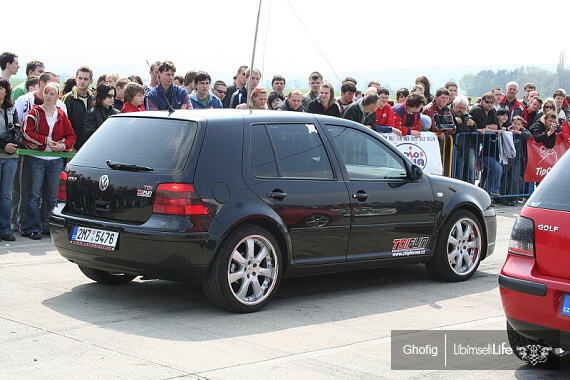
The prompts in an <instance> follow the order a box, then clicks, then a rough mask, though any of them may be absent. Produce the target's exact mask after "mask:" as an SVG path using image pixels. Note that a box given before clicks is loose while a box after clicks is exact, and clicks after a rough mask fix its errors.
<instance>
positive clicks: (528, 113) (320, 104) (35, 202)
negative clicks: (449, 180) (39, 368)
mask: <svg viewBox="0 0 570 380" xmlns="http://www.w3.org/2000/svg"><path fill="white" fill-rule="evenodd" d="M19 68H20V64H19V61H18V56H17V55H16V54H14V53H10V52H4V53H2V54H1V55H0V69H1V70H2V72H1V75H0V111H1V112H2V116H3V117H1V118H0V148H1V149H2V152H1V153H0V238H1V239H2V240H6V241H13V240H15V236H14V233H15V232H19V233H20V234H21V236H24V237H29V238H31V239H34V240H38V239H41V238H42V235H49V228H48V215H49V212H50V210H51V208H53V206H54V205H55V203H56V199H57V186H58V179H59V175H60V173H61V171H62V170H63V168H64V165H65V162H66V161H65V160H66V158H64V157H62V155H61V154H58V153H61V152H76V151H77V150H79V149H81V147H82V145H83V144H84V143H85V142H86V141H87V140H88V139H89V137H90V136H91V135H92V134H93V133H95V131H96V130H97V128H99V126H101V125H102V124H103V122H104V121H105V120H106V119H107V118H108V117H109V116H111V115H114V114H117V113H127V112H139V111H144V110H169V111H173V110H176V109H200V108H237V109H270V110H284V111H294V112H310V113H317V114H323V115H330V116H335V117H342V118H345V119H349V120H353V121H356V122H358V123H361V124H363V125H365V126H367V127H369V128H371V129H372V130H374V131H377V132H381V133H389V132H391V133H395V134H397V135H400V136H401V135H404V136H406V135H409V136H413V137H418V136H420V133H421V132H422V131H431V132H434V133H436V134H438V136H439V140H440V142H441V152H442V158H443V160H444V163H450V162H452V161H453V162H454V164H453V165H450V167H451V169H449V170H448V169H446V170H444V174H445V175H449V176H454V177H456V178H459V179H461V180H464V181H468V182H471V183H475V180H476V179H477V178H479V179H480V185H481V186H482V187H483V188H484V189H485V190H486V191H487V192H488V193H489V194H490V195H491V196H498V195H499V194H501V193H502V194H520V193H521V192H522V191H523V186H524V185H525V184H524V182H523V180H522V173H523V172H524V165H525V154H526V153H525V152H526V151H525V149H526V148H525V144H524V141H525V140H528V139H531V138H534V139H535V140H536V141H537V142H539V143H542V144H544V145H545V146H546V147H552V146H553V145H554V144H555V143H556V134H557V133H558V132H562V133H563V135H564V139H565V141H570V140H569V139H570V129H569V127H568V116H569V109H568V99H567V96H566V93H565V91H564V90H563V89H560V90H557V91H555V92H554V94H553V95H552V97H548V98H546V99H544V100H543V98H541V97H540V96H539V94H538V92H537V91H536V86H534V85H533V84H532V83H527V84H525V85H524V96H523V98H522V101H519V100H518V99H517V94H518V90H519V88H518V84H517V83H515V82H510V83H508V84H507V85H506V88H505V94H503V91H502V89H501V88H500V87H495V88H493V89H490V91H489V92H487V93H485V94H483V95H482V96H481V98H479V99H478V100H477V102H476V103H475V104H474V105H473V104H471V98H468V97H466V96H463V95H459V93H458V86H457V84H456V83H454V82H448V83H447V84H446V85H445V86H444V87H442V88H439V89H437V90H436V91H435V93H434V94H433V95H432V93H431V92H432V90H431V83H430V81H429V79H428V78H427V77H425V76H420V77H418V78H417V79H416V83H415V85H414V86H413V87H412V88H411V89H407V88H401V89H399V90H398V91H397V92H396V94H395V99H396V100H395V101H392V100H390V92H389V90H388V89H386V88H385V87H382V86H381V85H380V83H379V82H377V81H370V82H369V83H367V85H366V89H365V91H364V92H361V91H358V89H357V85H358V83H357V81H356V80H355V79H354V78H350V77H347V78H345V79H344V80H343V81H342V84H341V86H340V95H339V96H338V97H337V96H335V88H334V87H333V85H331V83H327V82H325V81H324V80H323V76H322V75H321V74H320V73H319V72H316V71H315V72H312V73H311V74H310V75H309V77H308V79H309V81H308V84H309V86H310V91H308V92H306V93H303V92H302V91H300V90H299V89H291V90H290V91H288V93H287V94H285V89H286V87H287V82H286V79H285V77H284V76H282V75H274V76H273V77H272V79H271V89H265V88H263V87H260V85H259V84H260V81H261V78H262V73H261V71H260V70H259V69H257V68H249V67H247V66H240V67H239V68H238V70H237V72H236V75H235V76H234V78H233V83H232V84H230V85H228V84H226V82H225V81H223V80H216V81H215V82H213V83H212V78H211V77H210V75H209V74H208V73H207V72H204V71H194V70H193V71H188V72H187V73H186V74H185V75H184V76H177V75H176V72H177V70H176V66H175V65H174V64H173V63H172V62H170V61H163V62H155V63H153V64H152V65H150V71H149V74H150V78H151V79H150V81H149V82H148V83H143V81H142V79H141V77H140V76H138V75H132V76H130V77H128V78H122V77H120V76H119V75H118V74H114V73H112V74H106V75H101V76H100V77H98V80H97V81H96V84H95V85H94V86H93V82H94V75H93V70H91V69H90V68H89V67H88V66H81V67H79V68H78V69H77V71H76V74H75V77H73V78H70V79H68V80H67V81H66V82H65V83H64V84H63V86H62V85H61V84H60V79H59V75H58V74H57V73H54V72H50V71H46V67H45V65H44V64H43V62H41V61H31V62H28V63H27V64H26V68H25V70H26V80H25V81H24V82H22V83H20V84H19V85H18V86H15V87H14V88H12V86H11V84H10V78H11V77H12V76H14V75H16V73H17V72H18V70H19ZM60 88H61V89H60ZM499 136H502V137H500V138H499ZM503 139H506V142H503V143H501V142H500V141H501V140H503ZM446 144H447V145H450V144H451V146H452V149H450V150H449V152H451V153H450V154H448V153H447V152H448V151H447V148H446ZM19 146H20V147H22V148H25V149H28V150H35V151H38V153H37V154H36V153H34V154H25V155H18V154H15V153H16V150H17V149H18V147H19ZM505 146H507V147H511V148H512V149H511V153H510V155H507V157H506V159H505V158H504V157H503V154H504V152H503V151H504V150H505V148H504V147H505ZM452 157H454V158H453V160H452ZM478 160H479V162H480V163H481V165H482V166H483V171H482V172H481V173H479V172H478V171H477V169H476V165H477V161H478ZM517 199H518V198H517V197H513V198H509V199H506V202H507V204H515V203H516V201H517Z"/></svg>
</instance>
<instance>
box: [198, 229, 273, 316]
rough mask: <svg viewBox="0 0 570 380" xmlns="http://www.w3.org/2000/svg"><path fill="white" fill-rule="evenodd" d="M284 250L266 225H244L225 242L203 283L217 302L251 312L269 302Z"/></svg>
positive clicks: (208, 293)
mask: <svg viewBox="0 0 570 380" xmlns="http://www.w3.org/2000/svg"><path fill="white" fill-rule="evenodd" d="M280 266H281V252H280V250H279V245H278V244H277V241H276V240H275V238H274V237H273V236H272V235H271V234H270V233H269V232H268V231H267V230H266V229H264V228H262V227H259V226H255V225H243V226H241V227H238V228H237V229H236V230H234V231H233V232H231V233H230V235H229V236H228V237H227V238H226V239H225V241H224V242H223V243H222V245H221V246H220V248H219V249H218V252H217V253H216V256H215V257H214V260H213V261H212V265H211V267H210V271H209V272H208V275H207V276H206V279H205V281H204V284H203V288H204V292H205V293H206V296H207V297H208V299H209V300H210V301H211V302H212V303H213V304H215V305H217V306H219V307H221V308H223V309H226V310H229V311H233V312H238V313H251V312H255V311H258V310H260V309H262V308H263V307H264V306H265V305H267V304H268V303H269V301H270V300H271V298H272V297H273V295H274V294H275V292H276V291H277V287H278V286H279V282H280V280H281V268H280Z"/></svg>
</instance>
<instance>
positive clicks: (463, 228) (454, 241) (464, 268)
mask: <svg viewBox="0 0 570 380" xmlns="http://www.w3.org/2000/svg"><path fill="white" fill-rule="evenodd" d="M481 242H482V240H481V231H480V230H479V226H478V225H477V223H475V222H474V221H473V220H472V219H469V218H462V219H459V220H458V221H457V222H455V224H454V225H453V227H452V228H451V231H450V232H449V237H448V239H447V257H448V262H449V266H450V267H451V269H452V270H453V271H454V272H455V273H457V274H458V275H466V274H469V273H471V272H472V271H473V270H474V269H475V268H476V267H477V264H478V263H479V260H480V257H481Z"/></svg>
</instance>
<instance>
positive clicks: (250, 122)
mask: <svg viewBox="0 0 570 380" xmlns="http://www.w3.org/2000/svg"><path fill="white" fill-rule="evenodd" d="M50 227H51V234H52V239H53V242H54V244H55V247H56V248H57V250H58V251H59V253H60V254H61V255H62V256H63V257H65V258H67V259H68V260H70V261H71V262H73V263H75V264H77V265H78V266H79V269H80V270H81V271H82V272H83V273H84V274H85V275H86V276H87V277H89V278H90V279H92V280H94V281H97V282H100V283H106V284H123V283H127V282H129V281H131V280H133V279H135V278H136V277H137V276H143V277H144V278H145V279H164V280H173V281H185V282H193V283H201V284H202V285H203V288H204V291H205V293H206V295H207V296H208V298H209V299H210V300H211V301H212V302H213V303H214V304H216V305H218V306H220V307H222V308H224V309H228V310H232V311H235V312H252V311H257V310H259V309H261V308H262V307H264V306H265V305H266V304H267V303H268V302H269V301H270V300H271V298H272V296H273V295H274V294H275V292H276V291H277V288H278V286H279V282H280V280H281V279H282V278H283V277H291V276H301V275H314V274H322V273H331V272H340V271H348V270H358V269H364V268H374V267H380V266H387V265H399V264H411V263H425V265H426V267H427V269H428V270H429V272H430V273H431V274H433V275H434V276H435V277H437V278H440V279H444V280H448V281H463V280H467V279H469V278H470V277H471V276H472V275H473V274H474V273H475V272H476V270H477V268H478V267H479V263H480V262H481V260H483V259H485V257H487V256H489V255H490V254H491V253H492V252H493V249H494V245H495V234H496V231H495V230H496V220H495V213H494V211H493V209H492V208H491V200H490V198H489V197H488V195H487V194H486V193H485V192H484V191H483V190H482V189H480V188H478V187H475V186H472V185H470V184H468V183H464V182H460V181H456V180H453V179H449V178H445V177H440V176H431V175H424V174H423V173H422V170H421V169H420V168H419V167H417V166H415V165H414V164H412V162H410V161H409V160H408V159H407V158H406V157H405V156H404V155H403V154H401V153H400V152H399V151H398V150H397V149H396V148H395V147H394V146H392V145H391V144H390V143H388V142H387V141H386V140H385V139H383V138H382V137H381V136H379V135H378V134H376V133H375V132H373V131H372V130H370V129H368V128H365V127H363V126H362V125H360V124H357V123H353V122H351V121H347V120H343V119H339V118H333V117H327V116H321V115H315V114H308V113H304V114H303V113H295V112H276V111H253V112H251V111H247V110H227V109H224V110H181V111H176V112H174V113H171V114H169V113H167V112H137V113H129V114H123V115H117V116H113V117H111V118H109V119H108V120H107V121H106V122H105V123H104V124H103V126H101V127H100V128H99V129H98V130H97V132H96V133H95V134H94V135H93V136H92V137H91V138H90V140H89V141H88V142H87V143H86V144H85V145H84V146H83V147H82V148H81V151H80V152H79V153H78V154H77V155H76V156H75V157H74V158H73V160H71V162H70V163H69V164H68V165H67V167H66V169H65V171H64V172H63V173H62V174H61V177H60V185H59V192H58V204H57V206H56V207H55V209H54V210H53V211H52V214H51V217H50Z"/></svg>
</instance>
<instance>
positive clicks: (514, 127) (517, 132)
mask: <svg viewBox="0 0 570 380" xmlns="http://www.w3.org/2000/svg"><path fill="white" fill-rule="evenodd" d="M524 125H525V121H524V119H523V117H522V116H514V117H513V120H512V121H511V128H510V131H511V132H512V133H513V143H514V145H515V150H516V156H515V158H511V159H509V163H508V165H506V166H505V167H504V168H503V179H502V181H501V182H502V184H501V185H502V186H501V187H502V188H503V189H504V190H503V189H501V193H502V194H522V191H523V186H524V170H525V168H526V140H528V139H530V138H531V137H532V135H531V133H530V132H529V130H528V129H526V128H525V127H524ZM517 200H518V198H517V197H513V198H507V199H505V200H504V201H503V202H502V204H503V205H505V206H515V205H516V204H517Z"/></svg>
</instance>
